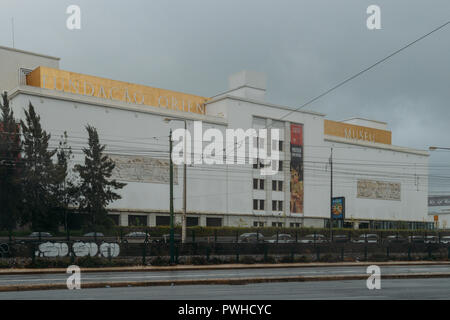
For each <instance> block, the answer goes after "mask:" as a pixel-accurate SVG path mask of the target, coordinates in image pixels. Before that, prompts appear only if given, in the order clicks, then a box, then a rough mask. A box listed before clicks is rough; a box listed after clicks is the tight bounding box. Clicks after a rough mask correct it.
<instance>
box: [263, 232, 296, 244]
mask: <svg viewBox="0 0 450 320" xmlns="http://www.w3.org/2000/svg"><path fill="white" fill-rule="evenodd" d="M264 241H265V242H267V243H292V242H295V239H292V236H291V235H290V234H284V233H282V234H279V235H278V237H277V235H273V236H272V237H270V238H268V239H266V240H264Z"/></svg>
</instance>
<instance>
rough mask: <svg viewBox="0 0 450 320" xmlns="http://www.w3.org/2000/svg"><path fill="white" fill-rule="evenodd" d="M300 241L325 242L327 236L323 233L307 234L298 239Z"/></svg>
mask: <svg viewBox="0 0 450 320" xmlns="http://www.w3.org/2000/svg"><path fill="white" fill-rule="evenodd" d="M299 242H300V243H325V242H327V238H326V237H325V236H324V235H323V234H308V235H307V236H306V237H304V238H303V239H300V240H299Z"/></svg>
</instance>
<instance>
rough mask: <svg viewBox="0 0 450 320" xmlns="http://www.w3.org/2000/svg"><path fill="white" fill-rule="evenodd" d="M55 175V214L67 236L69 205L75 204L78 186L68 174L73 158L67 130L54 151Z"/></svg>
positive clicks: (53, 193) (53, 192) (53, 191)
mask: <svg viewBox="0 0 450 320" xmlns="http://www.w3.org/2000/svg"><path fill="white" fill-rule="evenodd" d="M56 158H57V161H56V164H55V172H54V173H55V175H54V184H53V190H52V195H53V200H54V209H55V211H56V214H57V215H58V216H59V217H60V218H61V219H60V221H61V222H62V223H63V224H64V228H65V230H66V232H67V237H69V214H70V211H71V209H70V206H75V205H76V204H77V196H78V188H77V185H76V183H75V180H74V178H73V176H71V175H70V173H71V170H70V161H71V160H72V159H73V153H72V148H71V147H70V146H69V145H68V143H67V132H64V134H63V135H62V136H61V140H60V142H59V147H58V150H57V152H56Z"/></svg>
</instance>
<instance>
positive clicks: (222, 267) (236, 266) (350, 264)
mask: <svg viewBox="0 0 450 320" xmlns="http://www.w3.org/2000/svg"><path fill="white" fill-rule="evenodd" d="M373 264H376V265H378V266H405V265H411V266H417V265H421V266H427V265H448V266H450V261H413V262H411V261H391V262H376V261H372V262H370V261H369V262H337V263H332V262H318V263H314V262H313V263H282V264H219V265H206V266H205V265H203V266H202V265H178V266H164V267H160V266H137V267H107V268H81V272H85V273H95V272H152V271H192V270H229V269H276V268H311V267H358V266H361V267H364V266H370V265H373ZM55 273H66V269H65V268H52V269H3V270H2V269H0V276H2V275H21V274H55Z"/></svg>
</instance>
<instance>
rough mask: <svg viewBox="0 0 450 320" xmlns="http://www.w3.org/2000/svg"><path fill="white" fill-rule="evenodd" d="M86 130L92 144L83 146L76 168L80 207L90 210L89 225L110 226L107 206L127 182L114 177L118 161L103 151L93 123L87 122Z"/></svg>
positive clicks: (118, 196) (104, 146)
mask: <svg viewBox="0 0 450 320" xmlns="http://www.w3.org/2000/svg"><path fill="white" fill-rule="evenodd" d="M86 130H87V132H88V135H89V139H88V143H89V146H88V147H87V148H83V153H84V155H85V158H84V165H76V166H75V171H76V172H78V174H79V176H80V186H79V191H80V211H82V212H85V213H87V214H89V216H90V227H93V228H95V227H96V226H98V225H103V226H108V225H109V224H110V222H111V221H110V219H109V218H108V216H107V210H106V207H107V206H108V204H110V203H111V202H113V201H114V200H117V199H121V198H122V197H121V196H120V195H119V194H117V193H116V192H115V190H117V189H122V188H123V187H125V186H126V184H125V183H120V182H118V181H116V180H115V179H111V176H112V172H113V170H114V167H115V164H114V161H112V160H111V159H110V158H109V157H108V156H107V155H105V154H104V153H103V152H104V150H105V148H106V145H101V144H100V141H99V138H98V133H97V130H96V129H95V128H94V127H92V126H89V125H88V126H86ZM94 231H95V230H94Z"/></svg>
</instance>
